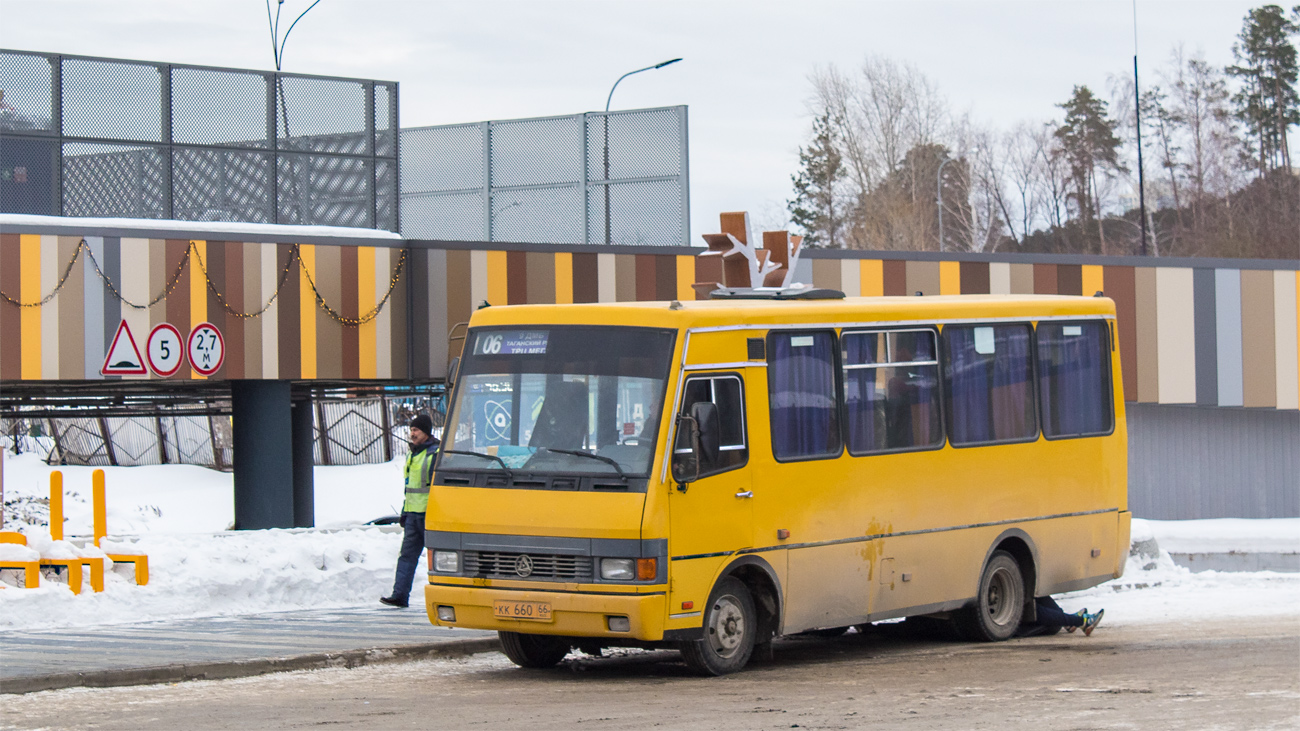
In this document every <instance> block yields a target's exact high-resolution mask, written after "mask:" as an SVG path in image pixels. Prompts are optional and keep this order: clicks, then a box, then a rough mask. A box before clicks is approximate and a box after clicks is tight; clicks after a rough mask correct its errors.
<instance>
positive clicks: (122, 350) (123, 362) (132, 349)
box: [99, 320, 149, 376]
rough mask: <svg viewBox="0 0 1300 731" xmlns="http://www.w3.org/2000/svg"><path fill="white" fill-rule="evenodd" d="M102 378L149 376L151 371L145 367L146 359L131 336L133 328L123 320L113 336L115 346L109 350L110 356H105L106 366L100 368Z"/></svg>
mask: <svg viewBox="0 0 1300 731" xmlns="http://www.w3.org/2000/svg"><path fill="white" fill-rule="evenodd" d="M99 375H101V376H147V375H149V371H148V370H147V369H146V368H145V367H144V358H141V357H140V348H138V347H136V344H135V338H134V337H132V336H131V328H130V327H129V326H128V325H127V324H126V320H123V321H122V322H121V324H119V325H118V326H117V334H115V335H114V336H113V344H112V345H111V346H109V348H108V354H107V355H105V356H104V365H102V366H100V367H99Z"/></svg>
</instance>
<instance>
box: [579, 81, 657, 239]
mask: <svg viewBox="0 0 1300 731" xmlns="http://www.w3.org/2000/svg"><path fill="white" fill-rule="evenodd" d="M680 60H681V59H680V58H674V59H670V60H668V61H663V62H661V63H657V64H655V65H653V66H646V67H645V68H643V69H637V70H636V71H629V72H627V73H626V74H623V75H622V76H620V77H618V81H615V82H614V85H613V86H612V87H610V89H609V97H608V98H606V99H605V120H604V121H605V243H606V244H609V243H612V236H611V232H610V230H609V104H610V102H612V101H613V100H614V90H615V89H617V88H618V83H619V81H622V80H623V79H626V78H627V77H629V76H631V75H632V74H639V73H641V72H642V71H653V70H655V69H661V68H663V67H665V66H668V65H670V64H674V63H677V62H678V61H680ZM583 195H586V191H583Z"/></svg>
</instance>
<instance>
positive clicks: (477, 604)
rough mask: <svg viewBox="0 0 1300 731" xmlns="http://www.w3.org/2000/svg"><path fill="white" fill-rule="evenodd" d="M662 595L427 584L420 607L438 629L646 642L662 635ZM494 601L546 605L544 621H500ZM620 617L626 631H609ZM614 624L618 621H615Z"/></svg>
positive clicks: (616, 623) (657, 638) (659, 638)
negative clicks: (442, 610)
mask: <svg viewBox="0 0 1300 731" xmlns="http://www.w3.org/2000/svg"><path fill="white" fill-rule="evenodd" d="M665 601H666V597H665V596H664V595H663V594H580V593H572V592H561V591H519V590H509V591H503V590H501V589H492V588H485V587H477V586H449V585H446V584H428V585H426V586H425V587H424V608H425V611H426V612H427V613H428V615H429V621H430V622H432V623H433V624H435V625H437V626H439V627H466V628H470V629H485V630H495V631H498V632H523V633H526V634H537V635H566V636H570V637H610V638H615V637H617V638H623V639H632V640H641V641H646V642H651V641H655V640H661V639H663V636H664V627H663V621H664V620H663V618H664V607H665ZM495 602H532V603H542V604H546V605H549V607H550V610H551V619H550V621H548V622H544V621H537V620H527V619H502V618H499V617H497V616H496V614H495V612H494V611H493V606H494V603H495ZM439 607H451V608H452V610H453V611H454V612H455V616H456V619H455V621H444V620H441V619H439V618H438V608H439ZM619 618H625V619H626V620H627V627H628V629H627V631H614V630H611V629H610V626H611V622H610V620H611V619H616V620H617V619H619ZM614 624H615V626H618V625H620V624H621V622H618V621H615V622H614Z"/></svg>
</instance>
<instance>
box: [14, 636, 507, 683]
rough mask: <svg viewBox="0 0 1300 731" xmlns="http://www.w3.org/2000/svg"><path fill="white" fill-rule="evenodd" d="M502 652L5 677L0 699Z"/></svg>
mask: <svg viewBox="0 0 1300 731" xmlns="http://www.w3.org/2000/svg"><path fill="white" fill-rule="evenodd" d="M499 649H501V643H500V641H499V640H498V639H497V638H496V637H483V638H477V639H464V640H446V641H443V642H429V643H424V644H419V645H402V646H400V647H375V648H370V649H364V650H347V651H345V652H320V653H312V654H308V655H292V656H289V657H268V658H257V659H253V660H233V661H228V662H206V663H189V664H186V663H178V664H175V665H159V666H155V667H147V668H125V669H121V670H96V671H93V672H86V673H57V674H53V675H33V676H28V677H21V678H10V679H5V680H4V681H3V682H2V683H0V695H19V694H22V693H35V692H37V691H42V690H60V689H63V688H113V687H118V686H124V685H152V684H154V683H180V682H184V681H187V680H226V679H229V678H247V677H251V676H254V675H265V674H267V673H283V672H287V671H291V670H320V669H323V668H355V667H362V666H365V665H379V664H382V663H389V662H408V661H412V660H426V659H430V658H437V657H464V656H466V655H473V654H476V653H480V652H491V651H493V650H499Z"/></svg>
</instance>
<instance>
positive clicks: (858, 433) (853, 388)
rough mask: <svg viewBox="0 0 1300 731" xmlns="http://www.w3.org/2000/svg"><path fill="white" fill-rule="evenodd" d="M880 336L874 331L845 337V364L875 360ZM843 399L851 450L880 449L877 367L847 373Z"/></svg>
mask: <svg viewBox="0 0 1300 731" xmlns="http://www.w3.org/2000/svg"><path fill="white" fill-rule="evenodd" d="M877 337H879V336H878V335H877V334H875V333H862V334H854V335H845V336H843V344H844V363H845V365H860V364H867V363H875V362H876V338H877ZM844 402H845V405H846V406H847V411H848V414H847V421H848V423H847V424H846V431H847V433H848V434H847V436H848V442H849V451H850V452H853V453H860V452H867V451H871V450H874V449H879V448H880V446H881V443H882V442H883V440H880V439H878V438H877V434H876V409H877V404H876V369H875V368H862V369H859V370H852V371H845V372H844Z"/></svg>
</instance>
